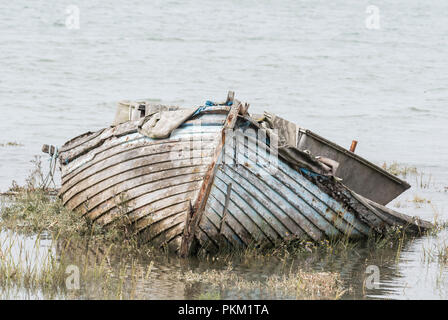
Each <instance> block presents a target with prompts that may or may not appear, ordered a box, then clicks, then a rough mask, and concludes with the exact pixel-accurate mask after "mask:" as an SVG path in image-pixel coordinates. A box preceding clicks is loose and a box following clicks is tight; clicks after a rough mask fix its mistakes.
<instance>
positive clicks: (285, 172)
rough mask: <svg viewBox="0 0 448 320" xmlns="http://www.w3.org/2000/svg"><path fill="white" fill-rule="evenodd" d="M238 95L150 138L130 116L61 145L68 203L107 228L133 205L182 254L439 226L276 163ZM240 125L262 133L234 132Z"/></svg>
mask: <svg viewBox="0 0 448 320" xmlns="http://www.w3.org/2000/svg"><path fill="white" fill-rule="evenodd" d="M232 101H233V105H232V107H227V106H218V107H211V108H210V109H206V110H205V111H203V112H202V113H201V114H199V115H197V116H195V117H194V118H193V119H191V120H188V121H187V122H185V123H184V124H183V125H182V126H180V127H179V128H178V129H176V130H175V131H174V132H173V133H172V134H171V136H170V137H169V138H167V139H157V140H154V139H150V138H148V137H145V136H143V135H141V134H140V133H139V132H138V130H137V125H138V121H129V122H126V123H123V124H120V125H118V126H116V127H109V128H106V129H102V130H99V131H98V132H95V133H92V132H88V133H86V134H83V135H81V136H78V137H76V138H74V139H72V140H70V141H69V142H67V143H66V144H65V145H64V146H63V147H62V148H61V149H60V150H59V152H60V153H59V158H60V162H61V167H62V170H61V171H62V172H61V174H62V187H61V190H60V192H59V195H60V197H61V198H62V201H63V203H64V205H65V206H67V207H69V208H71V209H73V210H76V211H78V212H79V214H80V216H85V217H87V218H89V219H91V220H93V221H94V222H95V223H99V224H101V225H104V226H107V225H109V224H112V223H114V221H116V219H117V218H119V217H120V216H121V215H122V214H123V210H125V214H126V215H127V218H128V219H127V221H128V222H129V223H130V224H132V225H133V226H134V230H135V232H137V233H138V235H139V237H140V240H141V241H142V242H151V243H153V244H154V245H156V246H162V247H168V248H169V249H170V250H173V251H176V252H177V253H178V254H180V255H181V256H187V255H189V254H191V253H192V252H193V251H194V250H193V248H194V247H195V245H196V243H198V244H199V245H200V247H202V248H204V249H205V250H207V251H209V252H215V251H217V250H219V249H220V248H223V247H226V248H227V247H230V248H244V247H247V246H251V245H253V244H256V245H262V246H275V245H276V244H278V243H279V242H284V241H288V240H291V239H297V238H300V239H306V240H311V241H320V240H323V239H329V238H333V237H348V238H365V237H367V236H368V235H369V234H371V233H372V232H377V233H381V232H384V230H385V229H386V227H388V226H391V225H401V226H405V227H406V229H407V230H409V231H412V232H415V233H419V232H421V231H423V230H426V229H428V228H430V227H431V224H430V223H428V222H426V221H421V220H419V219H415V218H412V217H409V216H406V215H403V214H400V213H397V212H395V211H393V210H391V209H388V208H386V207H384V206H382V205H379V204H378V203H375V202H373V201H371V200H369V199H366V198H364V197H362V196H360V195H358V194H356V193H354V192H353V191H352V190H350V189H348V188H347V187H346V186H344V185H343V184H342V183H341V182H339V181H337V180H336V179H334V178H333V177H329V176H323V175H319V174H316V173H314V172H312V171H309V170H308V169H305V168H299V169H298V170H297V169H294V168H293V167H292V166H290V165H288V164H287V163H286V162H285V161H284V160H282V158H281V157H279V158H277V160H276V161H274V163H270V162H269V161H270V160H272V159H271V158H270V157H269V154H271V155H275V154H276V152H275V151H274V150H271V149H270V147H269V140H268V139H266V136H265V135H262V137H264V138H263V139H264V140H263V141H261V140H257V139H256V138H255V137H256V136H257V131H256V130H260V129H258V128H253V126H252V127H251V123H250V122H248V121H247V119H246V120H245V119H244V117H239V114H244V113H245V112H246V111H247V107H248V105H247V104H245V105H243V104H242V103H240V102H239V101H237V100H232ZM234 127H236V128H237V129H243V130H244V129H246V128H248V127H251V129H255V131H253V130H252V132H251V133H250V134H248V135H246V136H245V138H244V140H241V139H237V138H236V136H232V137H231V138H229V137H228V136H226V135H227V134H228V130H233V129H234ZM232 132H233V131H232ZM260 148H261V150H267V152H266V151H265V152H260ZM267 164H268V166H266V165H267ZM269 165H270V166H271V167H270V166H269ZM272 166H274V168H272ZM273 169H274V170H273ZM120 195H124V199H125V204H123V203H121V198H120V197H119V196H120Z"/></svg>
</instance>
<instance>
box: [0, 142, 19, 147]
mask: <svg viewBox="0 0 448 320" xmlns="http://www.w3.org/2000/svg"><path fill="white" fill-rule="evenodd" d="M0 147H23V144H21V143H18V142H15V141H8V142H5V143H0Z"/></svg>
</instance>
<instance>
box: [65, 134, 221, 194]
mask: <svg viewBox="0 0 448 320" xmlns="http://www.w3.org/2000/svg"><path fill="white" fill-rule="evenodd" d="M213 147H214V143H213V142H211V143H204V144H203V145H202V150H195V149H191V147H190V146H189V144H188V143H186V144H174V145H171V144H167V145H163V146H159V147H158V148H154V147H152V146H147V147H142V148H139V149H133V150H129V151H128V152H124V153H121V154H119V155H112V156H111V157H109V158H107V160H104V161H100V162H98V163H96V164H95V165H93V166H91V167H90V168H88V169H87V170H84V171H82V172H80V173H79V174H78V175H76V176H74V177H73V179H72V180H70V182H67V181H63V182H62V183H63V185H62V188H61V190H60V195H61V197H62V198H63V199H64V201H68V200H69V199H67V198H66V197H65V193H66V192H68V191H69V190H70V189H72V188H74V187H75V186H76V185H77V184H78V183H81V182H83V181H84V180H86V179H88V178H90V177H93V178H92V179H91V181H96V182H99V181H102V180H104V179H108V178H110V177H112V176H114V175H117V174H119V173H123V172H125V171H128V170H133V169H134V168H136V167H141V166H143V165H148V164H150V163H160V162H170V161H176V160H183V159H189V158H191V160H192V162H193V161H194V164H196V165H200V164H202V163H201V162H202V161H201V159H202V158H203V157H208V156H211V155H212V153H213V149H212V148H213ZM187 148H189V149H187ZM207 164H208V163H207ZM95 175H101V177H96V176H95ZM86 186H88V184H87V185H84V186H83V187H81V190H78V191H77V192H79V191H82V190H84V189H83V188H85V187H86Z"/></svg>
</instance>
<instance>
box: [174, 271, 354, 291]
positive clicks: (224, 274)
mask: <svg viewBox="0 0 448 320" xmlns="http://www.w3.org/2000/svg"><path fill="white" fill-rule="evenodd" d="M176 276H177V279H178V280H179V281H183V282H186V283H205V284H209V285H211V286H212V287H214V288H218V289H220V290H223V289H227V288H233V289H234V290H236V291H239V292H247V291H251V290H252V291H253V290H257V291H259V292H260V293H261V294H267V295H270V296H276V297H278V298H284V297H288V298H295V299H331V300H335V299H340V298H341V297H342V296H343V295H344V294H345V293H346V292H347V291H348V289H346V288H344V285H343V282H342V280H341V278H340V275H339V273H336V272H316V271H305V270H301V269H299V270H297V271H295V272H289V273H286V274H283V275H278V274H274V275H271V276H268V277H267V278H266V279H264V280H248V279H245V278H243V277H241V276H240V275H238V274H237V273H235V272H233V268H232V266H231V265H230V264H229V265H228V266H227V268H226V269H224V270H215V269H209V270H205V271H203V272H195V271H192V270H189V271H186V272H179V273H178V274H177V275H176Z"/></svg>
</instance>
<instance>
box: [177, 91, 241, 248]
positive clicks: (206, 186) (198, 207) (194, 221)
mask: <svg viewBox="0 0 448 320" xmlns="http://www.w3.org/2000/svg"><path fill="white" fill-rule="evenodd" d="M240 109H241V103H240V102H239V101H237V100H235V101H234V103H233V105H232V107H231V109H230V111H229V113H228V115H227V119H226V123H225V125H224V126H223V128H222V131H221V141H220V142H219V144H218V145H217V147H216V149H215V154H214V157H213V161H212V163H211V164H210V166H209V169H208V172H207V174H206V175H205V178H204V181H203V183H202V185H201V189H200V191H199V194H198V198H197V199H196V201H195V203H194V205H193V212H192V213H191V218H190V219H189V223H188V224H186V225H185V230H184V235H183V239H182V246H181V250H180V256H182V257H186V256H188V255H189V254H190V253H191V251H190V250H191V245H192V243H193V239H194V234H195V229H196V226H197V225H198V224H199V222H200V221H201V217H202V214H203V211H204V209H205V205H206V203H207V198H208V194H209V192H210V188H211V185H212V181H213V178H214V174H215V170H216V164H217V162H218V159H219V157H220V156H221V150H222V147H223V145H224V143H225V139H226V130H232V129H233V127H234V126H235V123H236V120H237V118H238V113H239V112H240Z"/></svg>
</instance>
